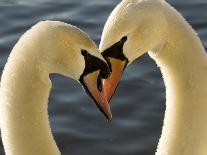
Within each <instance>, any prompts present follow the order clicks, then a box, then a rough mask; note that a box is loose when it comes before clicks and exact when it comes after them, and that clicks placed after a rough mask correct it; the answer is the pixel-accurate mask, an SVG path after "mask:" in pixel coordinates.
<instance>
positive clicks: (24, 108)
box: [0, 52, 60, 155]
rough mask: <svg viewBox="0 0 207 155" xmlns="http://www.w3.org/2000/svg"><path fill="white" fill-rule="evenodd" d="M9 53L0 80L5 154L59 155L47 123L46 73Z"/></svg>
mask: <svg viewBox="0 0 207 155" xmlns="http://www.w3.org/2000/svg"><path fill="white" fill-rule="evenodd" d="M28 61H29V60H27V59H26V60H24V59H18V58H17V57H16V56H15V52H12V54H11V56H10V58H9V60H8V62H7V64H6V67H5V70H4V72H3V75H2V81H1V89H0V91H1V99H0V106H1V107H0V109H1V113H0V118H1V132H2V140H3V144H4V148H5V152H6V155H37V154H38V155H60V152H59V150H58V148H57V146H56V144H55V141H54V139H53V136H52V133H51V129H50V125H49V121H48V111H47V107H48V104H47V102H48V96H49V91H50V88H51V83H50V80H49V76H48V73H47V72H45V71H44V70H42V66H41V65H40V64H38V63H37V62H35V61H33V62H31V61H32V60H31V59H30V62H29V65H27V63H26V62H28Z"/></svg>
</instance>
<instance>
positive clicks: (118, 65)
mask: <svg viewBox="0 0 207 155" xmlns="http://www.w3.org/2000/svg"><path fill="white" fill-rule="evenodd" d="M107 59H108V61H109V64H110V65H111V71H112V72H111V75H110V76H109V78H107V79H103V80H102V81H103V91H104V95H105V96H106V98H107V100H108V102H109V101H110V100H111V98H112V96H113V95H114V93H115V90H116V88H117V86H118V83H119V80H120V79H121V76H122V73H123V71H124V69H125V67H126V65H127V61H126V60H124V61H123V60H119V59H116V58H111V57H108V58H107Z"/></svg>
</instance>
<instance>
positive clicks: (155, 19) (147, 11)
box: [99, 0, 166, 100]
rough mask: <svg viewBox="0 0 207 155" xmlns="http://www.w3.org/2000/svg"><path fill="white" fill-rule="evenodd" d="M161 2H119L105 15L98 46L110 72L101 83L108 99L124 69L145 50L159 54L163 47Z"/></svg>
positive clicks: (137, 0) (129, 0)
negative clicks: (105, 18)
mask: <svg viewBox="0 0 207 155" xmlns="http://www.w3.org/2000/svg"><path fill="white" fill-rule="evenodd" d="M163 3H164V1H162V0H156V1H155V0H123V1H121V3H120V4H119V5H118V6H117V7H116V8H115V9H114V10H113V11H112V13H111V15H110V16H109V18H108V20H107V22H106V24H105V26H104V30H103V33H102V38H101V42H100V46H99V49H100V52H101V53H102V55H103V57H104V58H105V59H106V61H107V62H108V64H109V66H110V68H111V71H112V74H111V75H110V77H109V78H108V79H106V80H103V85H104V93H105V94H106V96H107V99H108V100H110V99H111V97H112V95H113V94H114V91H115V89H116V87H117V84H118V81H119V80H120V78H121V75H122V73H123V71H124V69H125V67H126V66H127V65H128V64H130V63H131V62H133V61H134V60H135V59H136V58H138V57H139V56H141V55H142V54H144V53H145V52H146V51H155V52H157V51H159V50H160V48H161V47H162V45H163V44H164V41H163V40H165V39H164V38H165V36H166V31H165V29H166V21H165V19H164V16H163V14H162V8H163Z"/></svg>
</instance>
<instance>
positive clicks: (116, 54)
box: [102, 36, 129, 71]
mask: <svg viewBox="0 0 207 155" xmlns="http://www.w3.org/2000/svg"><path fill="white" fill-rule="evenodd" d="M126 41H127V36H124V37H122V38H121V39H120V41H118V42H116V43H115V44H114V45H112V46H111V47H109V48H108V49H106V50H104V51H103V52H102V55H103V57H104V58H105V59H106V61H107V63H108V65H109V67H110V70H111V63H110V61H109V58H108V57H111V58H115V59H119V60H121V61H126V65H127V63H128V62H129V60H128V58H127V57H126V56H125V55H124V53H123V46H124V43H125V42H126ZM111 71H112V70H111Z"/></svg>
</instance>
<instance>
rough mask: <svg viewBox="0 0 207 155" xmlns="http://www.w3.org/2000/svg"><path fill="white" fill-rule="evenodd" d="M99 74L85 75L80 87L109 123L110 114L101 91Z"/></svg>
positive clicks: (96, 72)
mask: <svg viewBox="0 0 207 155" xmlns="http://www.w3.org/2000/svg"><path fill="white" fill-rule="evenodd" d="M99 72H100V71H95V72H92V73H89V74H87V75H85V76H84V77H83V80H82V81H83V82H82V85H83V87H84V88H85V90H86V92H87V93H88V94H89V96H91V97H92V99H93V100H94V101H95V103H96V105H97V107H98V108H99V110H100V111H101V112H102V113H103V114H104V115H105V116H106V118H107V119H108V120H109V121H111V119H112V113H111V109H110V106H109V103H108V101H107V99H106V97H105V96H104V93H103V90H102V82H101V77H100V74H99Z"/></svg>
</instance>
